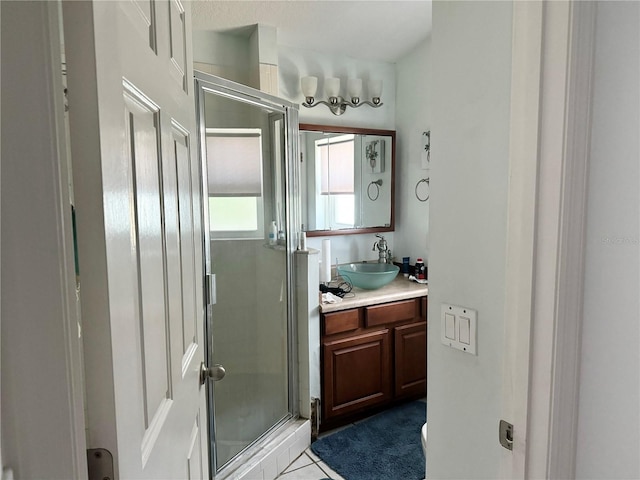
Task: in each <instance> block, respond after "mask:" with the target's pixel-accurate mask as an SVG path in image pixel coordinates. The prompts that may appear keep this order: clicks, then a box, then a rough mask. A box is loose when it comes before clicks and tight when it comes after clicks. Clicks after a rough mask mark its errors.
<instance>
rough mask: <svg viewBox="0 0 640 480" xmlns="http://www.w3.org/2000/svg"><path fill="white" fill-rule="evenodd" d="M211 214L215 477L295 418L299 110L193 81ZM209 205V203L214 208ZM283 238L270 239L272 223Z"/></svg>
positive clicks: (209, 328) (225, 85)
mask: <svg viewBox="0 0 640 480" xmlns="http://www.w3.org/2000/svg"><path fill="white" fill-rule="evenodd" d="M195 87H196V102H197V105H196V106H197V116H198V126H199V137H200V138H199V147H200V156H201V159H202V162H201V165H202V188H203V198H204V199H205V202H204V204H205V207H204V211H203V216H204V218H203V225H205V226H206V228H205V242H206V245H205V252H206V259H205V263H206V265H205V271H206V272H207V274H209V275H210V276H209V278H210V282H209V283H210V285H211V290H212V291H214V292H215V294H214V295H211V296H213V297H215V298H213V299H212V301H211V302H210V303H211V304H210V305H208V306H207V322H206V336H207V351H206V355H207V362H208V364H209V365H210V366H215V365H218V366H219V367H213V370H214V374H213V375H212V376H213V377H214V379H215V380H216V381H213V380H212V381H209V382H207V398H208V407H209V434H210V439H211V445H210V452H211V454H210V463H211V471H212V472H214V474H215V475H217V474H219V473H220V472H224V471H225V470H227V469H233V468H234V462H236V463H237V462H238V460H237V459H238V457H239V455H241V454H242V455H244V454H245V453H249V454H250V453H251V448H252V446H253V445H255V444H256V442H258V441H259V440H262V439H264V438H265V437H266V436H268V435H269V434H270V432H273V431H274V430H275V429H276V428H277V427H279V426H281V425H283V424H285V423H287V422H288V421H291V420H294V419H295V418H296V417H297V413H298V412H297V405H298V401H297V398H296V397H297V391H298V389H297V384H296V382H297V372H296V371H295V368H296V362H295V361H294V360H295V358H296V356H295V354H296V352H295V345H296V342H295V341H294V339H295V331H294V326H295V322H294V314H295V313H294V312H295V308H294V300H295V299H294V295H293V290H292V285H293V278H292V276H293V250H294V247H293V245H294V244H295V242H294V239H295V235H296V232H295V229H294V228H293V226H294V225H299V221H298V220H297V217H298V216H299V212H298V211H297V210H298V209H297V207H295V205H296V202H295V201H294V200H295V198H296V194H297V193H296V190H297V186H296V185H295V182H292V181H291V179H296V178H297V172H296V171H294V169H296V168H297V165H296V162H292V161H290V159H292V158H295V157H294V155H293V154H294V151H295V148H296V145H297V143H296V142H297V128H298V127H297V122H298V117H297V107H296V106H295V105H293V104H290V103H289V102H286V101H284V100H281V99H278V98H276V97H273V96H270V95H267V94H264V93H262V92H260V91H257V90H254V89H252V88H248V87H245V86H242V85H239V84H236V83H234V82H230V81H227V80H224V79H221V78H218V77H214V76H212V75H208V74H204V73H201V72H196V74H195ZM207 199H208V201H207ZM272 222H275V224H276V231H277V234H276V235H275V236H272V237H270V236H269V232H270V226H271V224H272Z"/></svg>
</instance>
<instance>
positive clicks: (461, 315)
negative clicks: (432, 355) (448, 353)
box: [440, 303, 478, 355]
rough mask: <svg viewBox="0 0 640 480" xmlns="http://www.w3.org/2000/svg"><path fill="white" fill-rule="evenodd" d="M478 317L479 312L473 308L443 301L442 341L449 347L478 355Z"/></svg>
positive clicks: (441, 311) (441, 310)
mask: <svg viewBox="0 0 640 480" xmlns="http://www.w3.org/2000/svg"><path fill="white" fill-rule="evenodd" d="M477 318H478V313H477V312H476V311H475V310H472V309H471V308H466V307H457V306H455V305H449V304H447V303H443V304H442V306H441V307H440V341H441V342H442V343H443V344H444V345H447V346H448V347H452V348H457V349H458V350H461V351H463V352H466V353H471V354H472V355H477V352H476V350H477V346H476V344H477V342H476V337H477V335H476V330H477ZM452 324H453V335H452V332H451V327H452Z"/></svg>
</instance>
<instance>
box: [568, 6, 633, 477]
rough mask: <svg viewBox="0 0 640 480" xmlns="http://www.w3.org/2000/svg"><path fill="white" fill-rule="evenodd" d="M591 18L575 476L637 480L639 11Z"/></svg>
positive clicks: (605, 10) (608, 10) (612, 10)
mask: <svg viewBox="0 0 640 480" xmlns="http://www.w3.org/2000/svg"><path fill="white" fill-rule="evenodd" d="M597 12H598V13H597V23H596V50H595V64H594V67H595V74H594V77H593V82H594V83H593V89H594V90H593V105H592V112H593V117H592V137H591V158H590V160H589V177H590V178H589V185H588V193H587V202H588V206H587V231H586V257H585V261H586V265H585V267H586V269H585V284H584V316H583V327H582V328H583V330H582V352H581V372H580V400H579V416H578V445H577V458H576V478H610V479H613V478H640V459H639V457H638V452H639V451H640V430H639V429H638V425H640V404H639V403H638V399H640V364H639V361H638V358H639V357H638V349H637V347H636V343H635V342H636V341H637V340H638V338H640V329H639V328H640V327H639V324H638V318H639V317H640V305H639V303H638V291H639V290H640V283H639V279H640V275H639V271H638V268H639V265H640V255H639V253H638V249H639V246H640V237H639V234H640V224H639V220H640V212H639V205H640V197H639V194H638V182H639V178H640V170H639V165H638V158H640V148H639V144H638V142H639V140H638V132H639V131H640V119H639V108H638V107H639V106H640V63H639V62H640V35H639V33H638V25H640V4H639V3H637V2H599V3H598V9H597Z"/></svg>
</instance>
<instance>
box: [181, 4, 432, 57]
mask: <svg viewBox="0 0 640 480" xmlns="http://www.w3.org/2000/svg"><path fill="white" fill-rule="evenodd" d="M191 6H192V16H193V28H194V29H195V30H214V31H219V32H234V31H235V32H236V33H238V34H242V33H243V32H246V31H247V29H246V28H243V27H247V26H249V25H255V24H257V23H260V24H263V25H269V26H273V27H276V28H277V32H278V44H279V45H284V46H289V47H299V48H304V49H309V50H314V51H317V52H323V53H341V54H344V55H347V56H350V57H354V58H361V59H366V60H378V61H385V62H390V63H395V62H396V61H397V60H398V59H400V58H402V57H403V56H404V55H406V54H407V53H408V52H410V51H411V50H412V49H413V48H414V47H415V46H416V45H418V44H419V43H420V42H422V41H423V40H424V39H425V38H427V36H428V35H429V34H430V33H431V0H411V1H405V0H398V1H388V0H359V1H352V0H313V1H309V0H270V1H254V0H193V2H192V3H191Z"/></svg>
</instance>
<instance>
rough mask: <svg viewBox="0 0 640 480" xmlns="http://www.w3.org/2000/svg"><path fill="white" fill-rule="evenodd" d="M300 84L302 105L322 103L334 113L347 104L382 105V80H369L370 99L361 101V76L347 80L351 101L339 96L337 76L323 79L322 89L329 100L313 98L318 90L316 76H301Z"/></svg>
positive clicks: (350, 105) (342, 111)
mask: <svg viewBox="0 0 640 480" xmlns="http://www.w3.org/2000/svg"><path fill="white" fill-rule="evenodd" d="M300 85H301V87H302V93H303V95H304V97H305V101H304V102H303V103H302V105H303V106H304V107H307V108H313V107H315V106H316V105H320V104H321V103H322V104H324V105H326V106H327V107H329V109H330V110H331V112H332V113H333V114H334V115H342V114H343V113H344V112H345V110H346V109H347V107H348V106H349V107H354V108H358V107H361V106H362V105H369V106H370V107H373V108H378V107H380V106H382V102H381V101H380V95H381V94H382V80H369V84H368V87H369V94H370V95H371V101H369V100H365V101H362V102H361V101H360V95H361V94H362V79H361V78H350V79H349V80H347V93H348V95H349V97H350V98H351V101H348V100H346V99H345V98H343V97H341V96H340V79H339V78H325V79H324V89H325V92H326V94H327V97H329V101H326V100H316V99H315V95H316V91H317V90H318V77H302V78H301V79H300Z"/></svg>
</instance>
